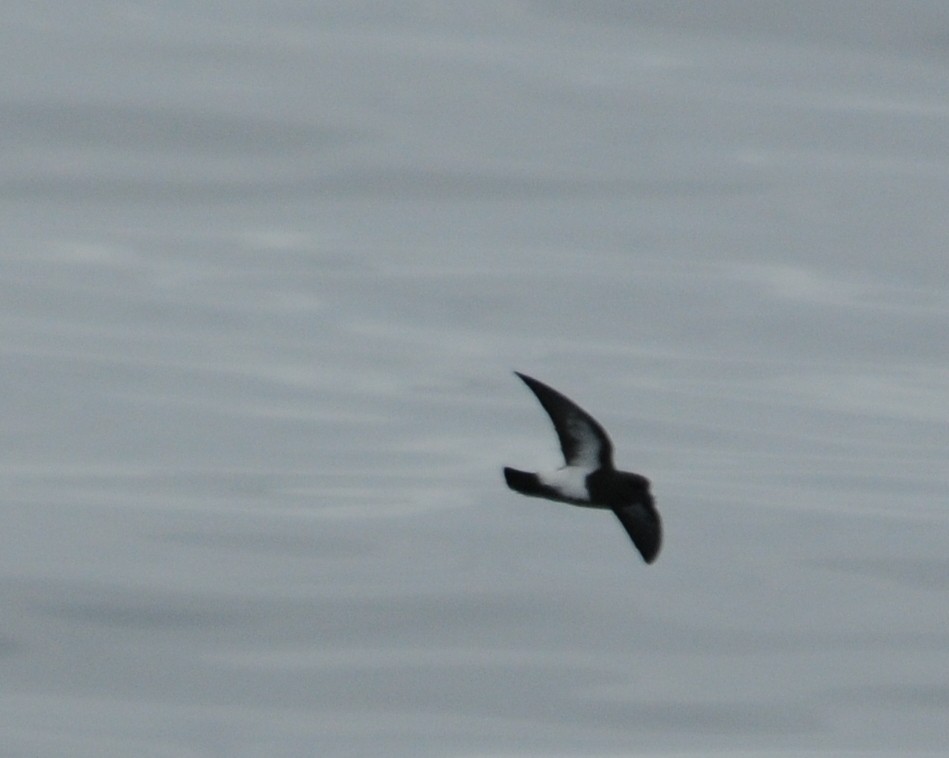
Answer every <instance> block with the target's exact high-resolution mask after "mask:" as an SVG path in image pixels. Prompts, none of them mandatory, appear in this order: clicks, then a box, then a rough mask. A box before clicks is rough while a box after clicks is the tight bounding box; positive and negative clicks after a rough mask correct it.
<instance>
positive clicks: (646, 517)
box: [613, 503, 662, 563]
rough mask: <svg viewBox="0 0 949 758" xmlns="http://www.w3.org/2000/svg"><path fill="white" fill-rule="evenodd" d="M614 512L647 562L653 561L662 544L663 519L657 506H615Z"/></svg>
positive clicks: (635, 504) (634, 504)
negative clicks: (661, 519) (660, 517)
mask: <svg viewBox="0 0 949 758" xmlns="http://www.w3.org/2000/svg"><path fill="white" fill-rule="evenodd" d="M613 513H615V514H616V518H618V519H619V521H620V523H621V524H622V525H623V528H624V529H626V531H627V533H628V534H629V536H630V538H631V539H632V540H633V544H634V545H635V546H636V549H637V550H639V552H640V553H642V556H643V560H644V561H646V563H652V562H653V561H654V560H656V556H657V555H659V548H660V547H661V546H662V521H660V519H659V514H658V513H657V512H656V509H655V508H650V507H649V506H647V505H643V504H642V503H633V504H632V505H622V506H619V507H617V508H613Z"/></svg>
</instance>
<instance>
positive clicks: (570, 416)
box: [514, 371, 613, 468]
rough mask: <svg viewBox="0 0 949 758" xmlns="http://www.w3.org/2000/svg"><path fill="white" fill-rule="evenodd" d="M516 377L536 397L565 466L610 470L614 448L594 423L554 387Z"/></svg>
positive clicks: (530, 379)
mask: <svg viewBox="0 0 949 758" xmlns="http://www.w3.org/2000/svg"><path fill="white" fill-rule="evenodd" d="M514 373H515V374H517V375H518V376H519V377H520V378H521V379H522V380H523V381H524V383H525V384H526V385H527V386H528V387H530V388H531V391H532V392H533V393H534V394H535V395H537V399H538V400H540V404H541V405H542V406H543V407H544V410H545V411H547V415H548V416H550V420H551V421H553V422H554V429H556V430H557V436H558V437H559V438H560V449H561V450H563V457H564V458H565V459H566V461H567V465H568V466H584V467H589V468H599V467H601V466H605V467H606V468H612V467H613V445H612V443H611V442H610V438H609V437H608V436H607V434H606V431H605V430H604V429H603V427H602V426H600V425H599V423H597V421H596V419H595V418H593V416H591V415H590V414H589V413H587V412H586V411H585V410H583V408H581V407H580V406H579V405H577V404H576V403H575V402H573V401H572V400H570V399H569V398H566V397H564V396H563V395H561V394H560V393H559V392H557V390H555V389H554V388H553V387H548V386H547V385H546V384H544V383H543V382H539V381H537V380H536V379H534V378H533V377H530V376H527V375H526V374H521V373H519V372H517V371H515V372H514Z"/></svg>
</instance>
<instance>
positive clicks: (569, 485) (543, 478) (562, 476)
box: [537, 466, 595, 503]
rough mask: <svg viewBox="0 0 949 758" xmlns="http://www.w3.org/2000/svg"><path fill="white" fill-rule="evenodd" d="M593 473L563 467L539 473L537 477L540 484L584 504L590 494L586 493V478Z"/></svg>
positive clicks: (583, 469) (592, 470) (591, 469)
mask: <svg viewBox="0 0 949 758" xmlns="http://www.w3.org/2000/svg"><path fill="white" fill-rule="evenodd" d="M594 471H595V469H593V468H586V467H581V466H564V467H563V468H559V469H557V470H556V471H549V472H545V473H539V474H538V475H537V477H538V478H539V479H540V482H541V484H545V485H547V486H548V487H551V488H552V489H554V490H556V491H557V493H558V494H560V495H562V496H563V497H565V498H567V499H569V500H579V501H580V502H583V503H586V502H589V500H590V493H589V492H588V491H587V476H588V475H590V474H592V473H593V472H594Z"/></svg>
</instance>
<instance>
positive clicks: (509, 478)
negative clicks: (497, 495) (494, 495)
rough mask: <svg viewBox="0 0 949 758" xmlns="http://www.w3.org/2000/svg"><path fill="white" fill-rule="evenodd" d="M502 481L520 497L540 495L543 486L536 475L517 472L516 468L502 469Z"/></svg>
mask: <svg viewBox="0 0 949 758" xmlns="http://www.w3.org/2000/svg"><path fill="white" fill-rule="evenodd" d="M504 481H505V482H507V486H508V487H510V488H511V489H512V490H514V491H515V492H520V493H521V494H522V495H535V496H536V495H542V494H543V491H544V486H543V485H542V484H541V483H540V479H539V478H538V476H537V474H531V473H528V472H527V471H518V470H517V469H516V468H508V467H506V466H505V468H504Z"/></svg>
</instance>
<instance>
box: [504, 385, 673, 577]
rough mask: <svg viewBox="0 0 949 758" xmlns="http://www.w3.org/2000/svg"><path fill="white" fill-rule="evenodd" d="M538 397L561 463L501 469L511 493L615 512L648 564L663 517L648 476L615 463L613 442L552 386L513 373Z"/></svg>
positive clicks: (656, 546)
mask: <svg viewBox="0 0 949 758" xmlns="http://www.w3.org/2000/svg"><path fill="white" fill-rule="evenodd" d="M514 373H515V374H517V376H519V377H520V378H521V379H522V380H523V381H524V383H525V384H526V385H527V386H528V387H529V388H530V389H531V391H532V392H533V393H534V394H535V395H536V396H537V399H538V400H540V404H541V405H542V406H543V407H544V410H545V411H547V415H549V416H550V420H551V421H553V422H554V429H555V430H556V432H557V436H558V437H559V438H560V448H561V449H562V450H563V457H564V460H565V465H564V466H562V467H561V468H559V469H557V470H556V471H551V472H547V473H545V472H538V473H534V474H532V473H529V472H527V471H518V470H517V469H513V468H509V467H507V466H505V468H504V480H505V481H506V482H507V486H508V487H510V488H511V489H512V490H514V491H515V492H520V493H521V494H522V495H529V496H531V497H543V498H547V499H548V500H556V501H558V502H561V503H570V504H572V505H579V506H583V507H586V508H603V509H608V510H611V511H613V513H615V514H616V517H617V518H618V519H619V520H620V523H621V524H622V525H623V528H624V529H626V531H627V532H628V533H629V536H630V538H631V539H632V540H633V544H634V545H635V546H636V549H637V550H639V552H640V553H641V554H642V556H643V560H644V561H646V563H652V562H653V561H654V560H656V556H657V555H658V554H659V547H660V546H661V544H662V521H661V520H660V519H659V512H658V511H657V510H656V506H655V501H654V500H653V498H652V494H651V493H650V491H649V480H648V479H647V478H646V477H644V476H640V475H639V474H634V473H632V472H630V471H619V470H617V469H616V468H614V466H613V444H612V443H611V442H610V438H609V436H607V434H606V431H605V430H604V429H603V427H602V426H600V424H599V423H598V422H597V420H596V419H595V418H593V416H591V415H590V414H589V413H587V412H586V411H585V410H583V408H581V407H580V406H579V405H577V404H576V403H574V402H573V401H572V400H570V399H569V398H567V397H565V396H564V395H561V394H560V393H559V392H557V390H555V389H554V388H553V387H548V386H547V385H546V384H544V383H543V382H539V381H537V380H536V379H534V378H533V377H530V376H527V375H526V374H522V373H520V372H518V371H515V372H514Z"/></svg>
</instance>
